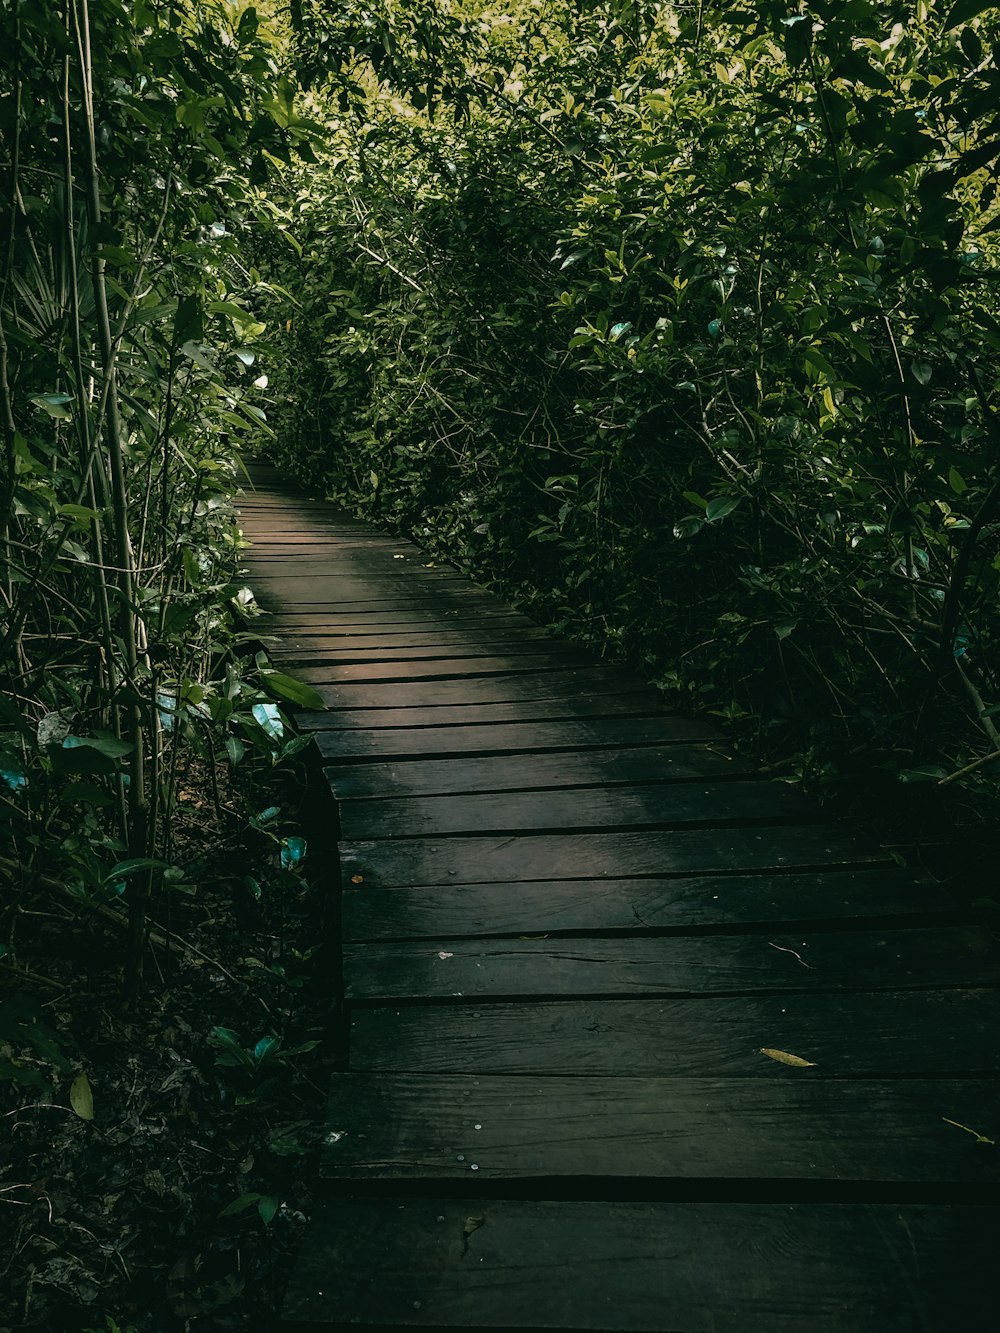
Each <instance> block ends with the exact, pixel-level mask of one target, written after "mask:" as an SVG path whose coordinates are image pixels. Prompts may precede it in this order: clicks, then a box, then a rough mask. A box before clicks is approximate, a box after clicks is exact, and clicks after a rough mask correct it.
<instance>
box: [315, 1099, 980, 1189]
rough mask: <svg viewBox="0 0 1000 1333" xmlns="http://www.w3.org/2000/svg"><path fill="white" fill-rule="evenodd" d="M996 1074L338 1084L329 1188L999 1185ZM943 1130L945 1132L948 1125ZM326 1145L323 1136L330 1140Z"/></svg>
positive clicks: (325, 1162)
mask: <svg viewBox="0 0 1000 1333" xmlns="http://www.w3.org/2000/svg"><path fill="white" fill-rule="evenodd" d="M997 1093H998V1088H997V1083H996V1081H995V1080H994V1079H897V1080H895V1081H892V1082H886V1081H881V1080H878V1079H861V1080H856V1081H855V1080H847V1079H840V1080H837V1079H826V1080H822V1081H821V1080H808V1081H803V1080H799V1081H798V1082H796V1081H794V1080H791V1079H771V1078H760V1079H757V1078H656V1077H650V1078H635V1077H624V1078H592V1077H586V1076H584V1077H577V1078H567V1077H560V1076H552V1077H548V1078H526V1077H523V1076H520V1077H519V1076H506V1077H505V1076H498V1075H488V1074H482V1075H479V1076H476V1077H473V1076H472V1075H470V1074H464V1075H463V1074H433V1075H430V1074H385V1075H372V1074H335V1075H334V1076H333V1083H332V1089H331V1096H330V1103H329V1108H328V1113H327V1116H328V1118H327V1123H328V1125H329V1126H330V1129H331V1131H332V1133H331V1134H330V1135H328V1136H327V1138H326V1139H325V1140H324V1145H323V1153H322V1159H321V1171H322V1173H323V1175H324V1176H325V1177H326V1178H327V1179H331V1180H338V1181H341V1180H343V1181H346V1180H351V1181H359V1182H361V1181H366V1180H380V1181H382V1180H421V1179H423V1180H425V1181H426V1180H448V1179H461V1178H468V1176H469V1173H470V1171H471V1169H472V1166H473V1164H474V1165H475V1166H476V1168H477V1170H478V1172H479V1180H519V1179H531V1178H532V1177H540V1178H549V1179H552V1178H555V1177H573V1176H584V1177H588V1178H591V1179H594V1178H600V1177H616V1178H623V1177H624V1178H633V1179H639V1180H657V1181H663V1182H665V1183H666V1186H667V1189H668V1191H669V1186H670V1182H672V1181H674V1180H685V1181H690V1180H709V1181H718V1180H758V1181H772V1180H775V1181H777V1180H801V1181H807V1180H808V1181H842V1182H847V1181H850V1182H862V1181H870V1182H879V1183H885V1182H889V1181H897V1182H934V1183H947V1184H953V1185H954V1184H960V1183H963V1182H964V1183H966V1184H971V1183H978V1184H983V1183H985V1182H986V1181H990V1182H992V1183H994V1184H996V1183H1000V1154H997V1153H996V1152H984V1151H983V1148H982V1146H981V1145H978V1144H977V1143H976V1140H975V1137H974V1135H971V1134H967V1133H964V1132H963V1131H962V1130H960V1129H958V1128H956V1124H963V1125H977V1126H981V1127H982V1129H981V1130H980V1131H979V1132H982V1133H984V1134H986V1135H987V1136H988V1135H989V1134H991V1133H995V1132H996V1131H997V1129H998V1128H1000V1126H998V1125H997V1119H998V1101H997ZM949 1120H951V1121H954V1122H956V1124H949V1123H948V1121H949ZM333 1135H336V1137H333Z"/></svg>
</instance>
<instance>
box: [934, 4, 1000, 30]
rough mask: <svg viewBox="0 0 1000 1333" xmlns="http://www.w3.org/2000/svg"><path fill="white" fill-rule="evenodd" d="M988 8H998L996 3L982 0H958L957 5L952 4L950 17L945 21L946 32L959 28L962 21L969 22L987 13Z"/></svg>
mask: <svg viewBox="0 0 1000 1333" xmlns="http://www.w3.org/2000/svg"><path fill="white" fill-rule="evenodd" d="M987 9H996V3H995V0H994V3H993V4H985V5H984V4H983V3H982V0H958V3H957V4H956V5H952V7H951V10H950V12H949V14H948V17H947V18H946V19H945V21H944V28H943V31H944V32H950V31H951V30H952V28H957V27H958V25H959V24H960V23H968V22H969V20H970V19H974V18H976V17H977V16H978V15H980V14H982V13H985V11H986V10H987Z"/></svg>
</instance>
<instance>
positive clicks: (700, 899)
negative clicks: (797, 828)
mask: <svg viewBox="0 0 1000 1333" xmlns="http://www.w3.org/2000/svg"><path fill="white" fill-rule="evenodd" d="M352 771H353V770H352ZM953 909H954V903H953V902H952V901H951V900H950V899H949V898H948V897H947V895H946V894H944V893H943V892H942V890H941V889H939V888H937V887H936V886H928V885H922V884H919V883H917V882H915V881H914V880H913V878H912V877H911V876H910V875H908V874H906V873H905V872H904V871H900V870H897V869H895V868H892V869H889V868H884V869H878V870H860V871H855V870H835V871H821V872H813V873H810V874H787V873H786V874H782V875H773V874H772V875H766V874H765V875H722V876H713V875H705V876H701V877H698V878H695V879H683V878H678V879H662V880H656V879H613V880H592V879H588V880H555V881H553V880H535V881H531V880H529V881H526V882H522V883H520V884H518V883H501V884H497V883H492V884H429V885H423V886H421V887H420V888H419V889H406V888H395V889H376V888H372V887H371V886H369V885H366V884H362V885H360V886H358V887H355V886H354V885H351V884H350V883H348V885H347V886H346V888H345V889H344V893H343V906H342V920H343V929H344V935H345V938H346V939H347V940H378V939H384V940H389V939H441V938H444V937H448V936H450V937H455V938H459V937H462V936H471V937H476V936H491V935H525V934H526V935H538V934H542V933H544V932H546V931H559V932H574V931H575V932H579V931H601V932H621V931H626V932H632V933H634V932H642V931H649V930H697V929H699V928H705V927H711V926H736V925H742V926H754V925H761V926H766V925H769V924H774V923H780V922H789V923H791V922H802V923H803V924H806V925H808V923H809V922H811V921H812V922H816V921H833V922H842V923H849V922H851V921H858V920H864V919H865V918H870V917H875V918H889V919H898V918H906V917H908V916H911V915H917V916H922V915H925V914H935V913H946V912H949V911H952V910H953Z"/></svg>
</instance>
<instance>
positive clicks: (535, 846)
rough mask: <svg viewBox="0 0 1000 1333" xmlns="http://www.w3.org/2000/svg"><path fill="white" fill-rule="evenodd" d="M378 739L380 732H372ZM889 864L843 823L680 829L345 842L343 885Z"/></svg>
mask: <svg viewBox="0 0 1000 1333" xmlns="http://www.w3.org/2000/svg"><path fill="white" fill-rule="evenodd" d="M370 734H371V735H372V736H374V735H377V734H378V733H376V732H372V733H370ZM885 860H887V858H886V856H885V854H884V853H883V852H881V851H880V850H879V849H878V848H867V847H865V846H863V845H862V844H860V843H858V842H857V841H856V839H855V838H854V837H853V836H852V835H851V834H850V833H849V832H848V831H847V830H846V829H844V828H843V827H841V826H838V825H835V824H803V825H799V826H795V827H788V828H764V829H758V828H749V829H745V828H726V829H677V830H675V831H673V832H669V833H661V832H655V833H572V834H559V833H540V834H522V835H521V836H519V837H514V836H510V835H506V836H505V835H502V834H499V835H498V834H493V835H486V836H483V837H481V838H463V837H449V838H440V837H434V838H408V839H406V840H400V841H394V840H392V839H385V840H384V841H379V842H357V843H344V844H343V845H342V846H341V853H340V861H341V868H342V871H343V875H344V878H345V880H347V879H352V878H353V877H354V876H355V875H360V876H361V877H362V879H363V880H364V881H365V883H368V884H371V885H372V886H373V887H374V888H383V889H389V888H394V887H396V886H397V885H399V886H403V887H406V888H416V887H418V886H419V885H421V884H441V883H447V881H448V880H449V879H454V881H455V882H456V883H460V884H482V883H486V882H488V881H494V880H509V881H510V882H511V883H514V882H516V881H520V880H528V879H602V878H604V877H605V876H608V877H611V878H615V879H620V878H622V877H628V876H631V875H666V874H690V873H692V872H695V871H698V872H701V873H704V874H709V873H712V872H715V873H718V872H719V871H725V870H734V871H739V870H745V871H751V870H754V871H759V870H781V869H784V868H785V867H786V866H787V867H788V868H790V869H794V868H801V869H805V868H807V867H809V868H812V867H818V866H823V865H829V866H835V865H864V864H877V863H878V862H880V861H885Z"/></svg>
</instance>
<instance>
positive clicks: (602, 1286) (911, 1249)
mask: <svg viewBox="0 0 1000 1333" xmlns="http://www.w3.org/2000/svg"><path fill="white" fill-rule="evenodd" d="M250 476H251V479H252V487H247V489H246V491H245V493H244V494H242V495H241V496H240V498H239V508H240V511H241V515H242V526H243V530H244V532H245V533H246V535H247V537H248V538H250V539H251V540H252V542H253V548H252V550H251V551H250V552H249V554H248V557H247V559H246V566H247V569H248V574H249V583H250V585H251V587H252V588H253V589H254V592H255V594H256V596H257V600H258V602H259V603H260V605H261V606H262V607H263V608H264V609H265V610H266V611H267V612H268V613H269V615H268V617H267V618H266V619H265V620H264V621H262V622H261V626H260V627H261V633H262V634H264V635H271V636H274V638H273V640H272V641H271V642H270V643H269V652H270V654H271V657H272V659H273V660H274V662H275V664H276V665H279V666H280V667H282V668H283V669H285V670H288V671H289V672H291V673H292V674H294V675H296V676H298V677H299V678H300V679H303V680H306V681H308V682H309V683H310V684H311V685H312V686H313V687H314V688H315V689H316V690H317V691H318V693H319V694H320V695H321V696H322V697H323V698H324V700H325V701H326V703H327V705H328V710H329V711H327V712H325V713H303V714H300V715H299V716H298V718H297V721H298V724H299V725H300V726H301V727H302V728H306V729H308V730H309V731H310V732H312V733H313V735H314V736H315V741H316V746H317V749H318V752H319V755H320V756H321V759H322V773H323V775H324V781H325V783H326V784H328V786H329V791H330V793H331V798H332V800H331V811H333V810H334V809H335V810H336V818H337V820H338V832H339V843H338V847H339V853H338V856H339V866H338V877H339V882H340V886H341V887H340V890H339V901H338V910H339V912H340V917H341V922H342V937H343V952H344V957H343V976H344V987H345V997H346V1001H347V1004H348V1006H349V1012H350V1051H349V1065H348V1070H347V1072H344V1073H342V1074H337V1075H336V1076H335V1077H334V1083H333V1088H332V1092H331V1100H330V1110H329V1123H328V1132H327V1135H326V1138H325V1147H324V1155H323V1162H322V1174H323V1180H324V1182H325V1185H326V1187H327V1194H326V1199H325V1202H324V1203H323V1205H322V1207H321V1208H320V1209H319V1211H318V1213H317V1215H316V1216H315V1217H314V1218H313V1220H312V1223H311V1227H310V1230H309V1232H308V1234H307V1238H306V1242H305V1245H304V1248H303V1252H302V1254H301V1256H300V1258H299V1262H298V1267H297V1270H296V1273H295V1276H294V1278H293V1281H292V1284H291V1287H290V1290H289V1292H288V1295H287V1298H286V1303H285V1309H284V1319H285V1325H286V1327H287V1328H289V1329H295V1330H299V1331H300V1333H304V1331H305V1330H321V1329H338V1328H341V1327H343V1326H344V1325H348V1324H358V1325H362V1326H365V1327H370V1328H378V1329H403V1328H421V1329H441V1330H444V1329H453V1330H454V1329H508V1330H514V1329H559V1330H585V1329H586V1330H606V1331H608V1333H611V1331H612V1330H614V1331H617V1333H626V1331H627V1333H730V1331H731V1333H786V1331H787V1330H795V1331H796V1333H938V1330H941V1333H945V1330H951V1329H961V1330H962V1333H979V1331H980V1330H983V1331H984V1333H985V1330H987V1329H990V1330H992V1329H994V1328H995V1327H996V1299H995V1291H994V1279H993V1269H994V1263H995V1258H994V1256H995V1245H996V1236H997V1234H998V1224H1000V1191H998V1188H997V1186H998V1182H1000V1156H998V1154H1000V1148H998V1147H996V1146H990V1145H989V1144H988V1143H986V1142H981V1141H980V1140H992V1139H1000V1099H998V1096H997V1093H998V1091H1000V1085H998V1084H997V1082H996V1081H995V1077H996V1074H997V1070H998V1068H1000V989H998V983H1000V951H998V949H997V947H996V945H995V943H994V940H993V938H992V936H990V935H989V933H988V932H986V931H985V930H984V929H982V928H981V927H980V926H978V925H977V924H976V923H975V922H973V921H971V920H969V919H967V918H965V917H963V916H962V914H960V913H958V912H957V911H955V910H954V905H953V904H951V903H950V902H948V901H947V900H946V899H945V898H944V896H943V895H942V894H941V893H940V892H939V891H938V890H937V889H936V888H934V887H932V886H926V885H923V884H920V883H918V882H917V881H916V880H915V878H914V877H913V876H912V875H910V874H909V873H908V872H906V871H903V870H901V869H900V868H898V867H897V866H896V865H895V864H894V863H893V862H892V860H891V858H890V857H888V856H887V855H886V854H884V853H883V852H882V851H881V850H880V849H879V848H878V847H877V846H872V845H870V844H868V843H866V842H864V841H862V840H860V839H859V838H858V837H856V836H855V834H854V833H853V832H852V830H851V829H849V828H847V827H846V826H844V825H843V824H838V823H835V822H830V821H828V820H826V819H825V818H824V817H823V816H822V814H821V813H820V812H819V811H818V810H817V808H816V807H815V806H814V805H812V804H811V803H810V802H809V801H807V800H805V799H804V798H803V797H801V796H800V795H798V794H797V793H796V792H794V791H792V790H790V789H789V788H787V787H785V786H782V785H781V784H777V783H769V782H764V781H762V780H760V779H759V778H758V777H757V776H755V774H754V773H753V772H752V770H751V769H750V768H749V767H748V765H747V764H746V762H745V761H743V760H741V759H740V758H738V757H736V756H734V755H733V754H732V753H731V752H730V751H729V749H728V748H727V746H726V744H725V743H724V742H723V741H722V739H721V738H720V736H719V734H718V733H717V731H716V730H715V729H714V728H713V727H711V726H709V725H706V724H705V723H703V722H700V721H691V720H690V719H687V718H683V717H679V716H677V715H675V714H672V713H671V712H669V711H668V710H667V709H666V708H665V707H664V706H663V704H662V702H661V700H660V698H659V696H658V695H657V694H656V692H655V691H654V690H652V689H651V688H649V687H648V686H647V685H645V684H644V683H643V681H642V680H640V679H638V678H637V677H635V676H634V675H632V674H630V673H629V672H628V671H626V670H624V669H622V668H619V667H616V666H609V665H605V664H603V663H601V662H600V661H598V660H596V659H595V658H594V657H593V656H592V655H590V654H589V653H587V652H586V651H584V650H582V649H580V648H579V647H577V646H575V645H573V644H571V643H567V642H565V641H562V640H559V639H557V638H555V637H554V636H552V635H550V634H549V633H548V632H546V631H544V630H541V629H539V628H538V627H537V626H536V625H534V624H533V623H532V622H531V621H530V620H529V619H528V618H527V617H525V616H523V615H519V614H517V613H515V612H513V611H511V610H510V608H508V607H507V606H505V605H504V604H503V603H502V602H501V601H500V600H498V599H497V598H496V597H493V596H492V595H490V594H489V593H487V592H485V591H484V590H482V589H480V588H477V587H476V586H475V585H474V584H472V583H471V582H470V581H469V580H468V579H467V578H465V577H464V576H462V575H460V574H458V573H457V572H456V571H454V570H452V569H450V568H448V567H447V566H446V565H442V564H441V563H440V562H434V561H432V560H431V559H429V557H427V556H426V555H424V554H423V553H422V552H421V551H420V550H419V549H418V548H417V547H415V546H414V545H412V544H411V543H409V542H406V541H402V540H398V539H395V538H392V537H388V536H386V535H385V534H383V533H381V532H379V531H378V530H377V529H375V528H373V527H372V526H370V525H368V524H366V523H364V522H362V521H360V520H358V519H356V518H353V517H351V516H350V515H347V514H344V513H342V512H340V511H338V510H336V509H335V508H334V507H333V506H331V505H328V504H325V503H323V502H322V501H318V500H316V499H313V498H310V497H308V496H306V495H304V494H302V493H301V492H300V491H298V490H296V489H295V488H294V487H293V486H291V485H290V484H288V483H285V482H283V481H282V480H281V478H280V477H279V476H278V475H277V474H276V472H275V471H274V470H273V469H272V468H269V467H267V466H264V465H257V464H255V465H252V467H251V469H250Z"/></svg>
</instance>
